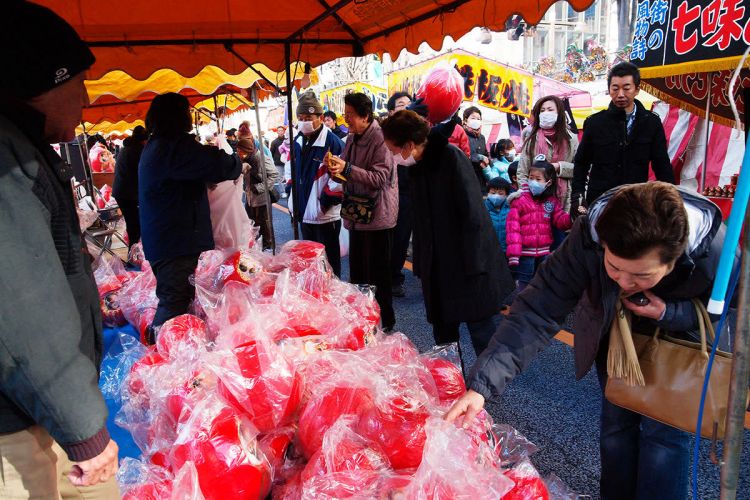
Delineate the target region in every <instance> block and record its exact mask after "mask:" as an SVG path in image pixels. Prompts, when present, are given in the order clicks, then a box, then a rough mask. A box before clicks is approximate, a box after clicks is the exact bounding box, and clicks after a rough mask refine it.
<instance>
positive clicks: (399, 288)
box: [391, 285, 406, 297]
mask: <svg viewBox="0 0 750 500" xmlns="http://www.w3.org/2000/svg"><path fill="white" fill-rule="evenodd" d="M391 295H393V296H394V297H406V291H405V290H404V285H393V286H392V287H391Z"/></svg>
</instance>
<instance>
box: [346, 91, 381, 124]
mask: <svg viewBox="0 0 750 500" xmlns="http://www.w3.org/2000/svg"><path fill="white" fill-rule="evenodd" d="M344 104H346V105H348V106H351V107H352V108H354V112H355V113H357V115H358V116H360V117H361V118H367V120H368V121H372V120H373V119H374V116H373V114H372V101H371V100H370V98H369V97H367V95H365V94H363V93H362V92H353V93H351V94H346V95H345V96H344Z"/></svg>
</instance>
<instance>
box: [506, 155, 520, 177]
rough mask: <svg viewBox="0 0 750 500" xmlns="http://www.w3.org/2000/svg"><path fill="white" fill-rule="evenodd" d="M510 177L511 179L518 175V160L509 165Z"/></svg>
mask: <svg viewBox="0 0 750 500" xmlns="http://www.w3.org/2000/svg"><path fill="white" fill-rule="evenodd" d="M508 177H510V178H511V179H513V177H518V160H515V161H512V162H510V165H508Z"/></svg>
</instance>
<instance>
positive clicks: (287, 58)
mask: <svg viewBox="0 0 750 500" xmlns="http://www.w3.org/2000/svg"><path fill="white" fill-rule="evenodd" d="M291 59H292V45H291V44H290V43H289V42H287V43H285V44H284V67H285V68H286V111H287V117H288V120H287V122H288V123H287V125H288V126H289V164H290V165H291V166H292V168H291V172H292V191H291V197H293V196H294V194H295V192H296V188H297V175H296V174H295V170H294V128H293V127H292V121H293V116H294V115H292V75H291V74H290V67H291V65H292V61H291ZM292 204H293V205H294V201H293V198H292ZM290 215H291V216H292V229H293V230H294V239H295V240H298V239H299V227H298V225H297V221H296V220H295V219H294V213H293V212H291V211H290Z"/></svg>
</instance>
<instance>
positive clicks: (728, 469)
mask: <svg viewBox="0 0 750 500" xmlns="http://www.w3.org/2000/svg"><path fill="white" fill-rule="evenodd" d="M749 228H750V210H748V211H746V213H745V235H744V237H743V240H744V241H743V246H742V271H741V274H740V286H739V288H740V291H739V292H740V293H739V307H738V310H737V329H736V331H735V334H734V350H733V358H732V375H731V378H730V381H729V406H728V409H727V431H726V437H725V439H724V456H723V464H722V467H721V496H720V498H721V500H734V499H735V498H736V497H737V483H738V480H739V474H740V455H741V454H742V440H743V438H744V433H745V425H744V424H745V411H746V408H747V380H748V376H750V230H748V229H749Z"/></svg>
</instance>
